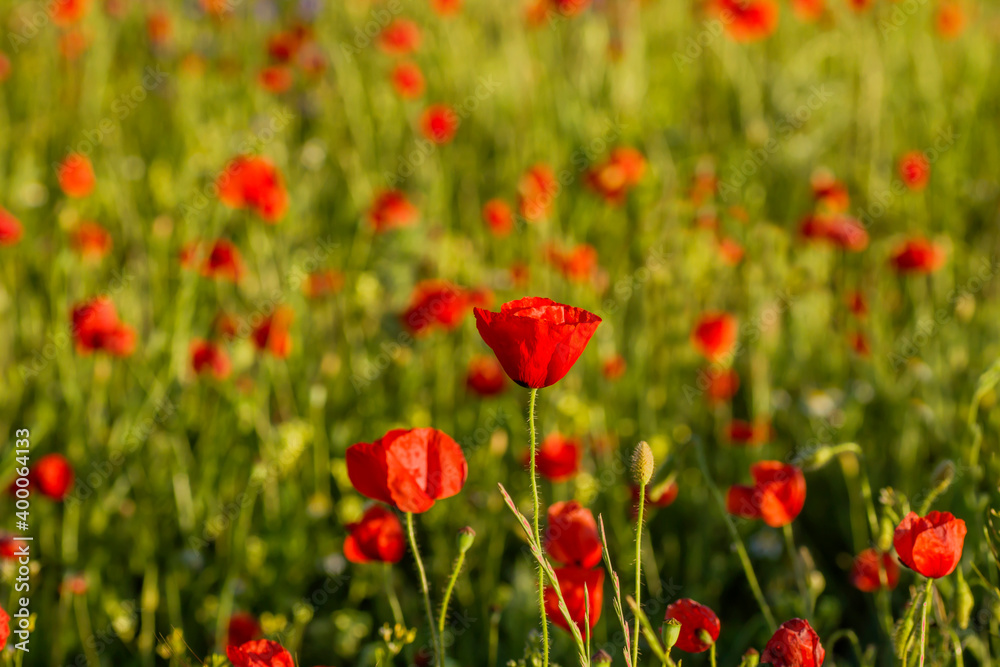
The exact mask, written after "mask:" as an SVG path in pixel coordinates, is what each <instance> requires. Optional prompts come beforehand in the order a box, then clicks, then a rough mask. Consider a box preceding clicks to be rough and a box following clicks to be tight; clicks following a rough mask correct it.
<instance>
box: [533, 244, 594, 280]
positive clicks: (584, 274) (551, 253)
mask: <svg viewBox="0 0 1000 667" xmlns="http://www.w3.org/2000/svg"><path fill="white" fill-rule="evenodd" d="M546 254H547V257H548V260H549V261H550V262H552V264H553V265H554V266H555V267H556V269H557V270H558V271H559V273H561V274H562V275H563V276H565V277H566V278H567V279H568V280H571V281H573V282H576V283H584V282H587V281H589V280H590V279H591V278H593V277H594V274H595V273H596V271H597V249H596V248H595V247H594V246H592V245H590V244H587V243H582V244H580V245H578V246H576V247H575V248H573V249H572V250H570V251H568V252H561V251H559V250H558V249H556V248H555V247H550V248H549V249H548V251H547V253H546Z"/></svg>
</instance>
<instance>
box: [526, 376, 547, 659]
mask: <svg viewBox="0 0 1000 667" xmlns="http://www.w3.org/2000/svg"><path fill="white" fill-rule="evenodd" d="M537 396H538V389H535V388H532V390H531V396H530V398H529V400H528V431H529V434H530V436H531V499H532V502H533V508H534V512H535V515H534V518H533V521H534V526H533V528H534V530H535V543H536V544H538V545H539V546H541V544H542V531H541V529H540V528H539V518H540V516H541V505H540V504H539V502H538V479H537V476H536V475H535V449H536V447H535V399H536V398H537ZM538 613H539V614H540V615H541V617H542V666H543V667H549V621H548V619H547V618H546V617H545V571H544V570H543V569H542V568H541V567H539V568H538Z"/></svg>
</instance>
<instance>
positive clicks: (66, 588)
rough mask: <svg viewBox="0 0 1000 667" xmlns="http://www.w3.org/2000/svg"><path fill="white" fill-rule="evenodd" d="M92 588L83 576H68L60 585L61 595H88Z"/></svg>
mask: <svg viewBox="0 0 1000 667" xmlns="http://www.w3.org/2000/svg"><path fill="white" fill-rule="evenodd" d="M89 588H90V586H89V585H88V584H87V578H86V577H84V576H81V575H68V576H67V577H66V578H65V579H63V580H62V582H61V583H60V584H59V593H60V594H62V595H86V593H87V590H88V589H89Z"/></svg>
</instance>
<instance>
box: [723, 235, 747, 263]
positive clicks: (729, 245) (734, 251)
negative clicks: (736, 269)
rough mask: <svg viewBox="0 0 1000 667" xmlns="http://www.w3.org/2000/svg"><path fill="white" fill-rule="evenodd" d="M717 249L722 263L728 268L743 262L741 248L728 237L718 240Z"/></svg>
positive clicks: (743, 252)
mask: <svg viewBox="0 0 1000 667" xmlns="http://www.w3.org/2000/svg"><path fill="white" fill-rule="evenodd" d="M717 247H718V249H719V256H720V257H721V258H722V261H723V262H725V263H726V264H728V265H729V266H736V265H737V264H739V263H740V262H741V261H743V255H744V254H745V251H744V250H743V246H741V245H740V244H739V243H737V242H736V241H735V240H733V239H731V238H729V237H728V236H723V237H722V238H720V239H719V240H718V245H717Z"/></svg>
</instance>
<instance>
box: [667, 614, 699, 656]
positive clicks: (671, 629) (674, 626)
mask: <svg viewBox="0 0 1000 667" xmlns="http://www.w3.org/2000/svg"><path fill="white" fill-rule="evenodd" d="M680 636H681V622H680V621H678V620H677V619H676V618H670V619H667V620H666V621H665V622H664V623H663V625H661V626H660V639H662V640H663V648H665V649H666V650H667V651H668V652H669V651H670V649H672V648H673V647H674V644H676V643H677V638H678V637H680ZM709 639H711V638H709ZM709 643H711V642H709Z"/></svg>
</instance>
